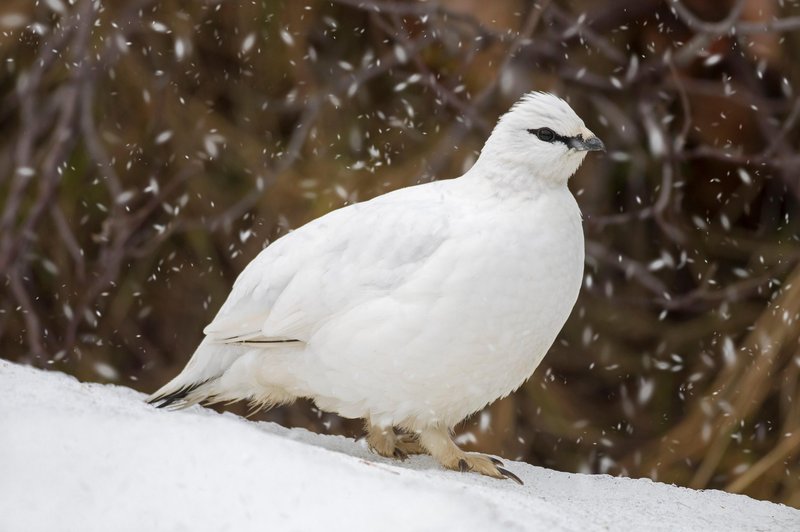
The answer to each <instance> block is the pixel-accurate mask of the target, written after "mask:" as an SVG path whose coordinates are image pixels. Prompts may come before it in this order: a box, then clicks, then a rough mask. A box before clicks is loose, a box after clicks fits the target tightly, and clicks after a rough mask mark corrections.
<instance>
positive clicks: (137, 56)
mask: <svg viewBox="0 0 800 532" xmlns="http://www.w3.org/2000/svg"><path fill="white" fill-rule="evenodd" d="M0 59H1V60H2V62H1V63H0V205H1V206H2V207H1V209H2V211H1V212H0V356H2V357H4V358H7V359H10V360H13V361H16V362H20V363H24V364H32V365H35V366H38V367H42V368H49V369H53V370H59V371H64V372H67V373H70V374H73V375H75V376H77V377H78V378H79V379H81V380H85V381H97V382H105V383H118V384H122V385H125V386H130V387H133V388H136V389H138V390H142V391H145V392H152V391H154V390H155V389H156V388H157V387H159V386H160V385H161V384H163V383H164V382H166V381H167V380H168V379H169V378H171V377H172V376H173V375H174V374H176V373H177V372H178V371H179V370H180V369H181V368H182V367H183V365H184V364H185V362H186V361H187V360H188V358H189V356H190V355H191V353H192V351H193V349H194V347H195V346H196V344H197V343H198V342H199V340H200V338H201V334H202V333H201V330H202V328H203V326H204V325H205V324H206V323H208V322H209V321H210V319H211V318H212V317H213V315H214V314H215V312H216V310H217V309H218V307H219V306H220V305H221V303H222V302H223V300H224V298H225V296H226V295H227V293H228V290H229V289H230V287H231V285H232V283H233V281H234V279H235V278H236V275H237V273H238V272H239V271H241V270H242V268H243V267H244V266H245V264H247V262H248V261H249V260H250V259H252V258H253V257H254V256H255V255H256V254H257V253H258V252H259V250H261V249H262V248H263V247H264V246H266V245H267V244H268V243H269V242H270V241H272V240H274V239H276V238H278V237H279V236H280V235H281V234H284V233H285V232H287V231H288V230H291V229H292V228H296V227H299V226H301V225H302V224H304V223H306V222H307V221H309V220H311V219H313V218H315V217H317V216H320V215H322V214H324V213H326V212H328V211H330V210H332V209H335V208H337V207H341V206H343V205H346V204H348V203H352V202H357V201H361V200H365V199H368V198H371V197H373V196H375V195H378V194H381V193H383V192H386V191H388V190H393V189H396V188H399V187H403V186H407V185H412V184H415V183H419V182H424V181H429V180H433V179H446V178H452V177H456V176H458V175H460V174H461V173H462V172H463V171H464V170H465V169H466V168H468V167H469V166H470V164H471V163H472V162H473V161H474V160H475V158H476V155H477V150H479V149H480V147H481V146H482V144H483V141H484V140H485V138H486V137H487V135H488V134H489V132H490V131H491V128H492V126H493V124H494V123H495V121H496V119H497V117H498V116H499V115H500V114H501V113H503V112H504V111H506V110H507V109H508V107H509V106H510V105H511V104H512V103H513V102H514V101H515V100H516V99H517V98H519V96H520V95H522V94H523V93H525V92H527V91H529V90H533V89H537V90H547V91H552V92H555V93H557V94H559V95H561V96H563V97H565V98H566V99H568V100H569V101H570V103H571V104H572V105H573V107H574V108H575V109H576V111H577V112H578V114H580V115H581V116H582V117H583V118H584V119H585V121H586V123H587V125H588V126H589V127H590V128H591V129H592V130H593V131H594V132H595V133H596V134H597V135H598V136H600V137H601V138H602V139H603V140H604V141H605V143H606V145H607V146H608V148H609V151H608V153H607V154H606V156H605V157H603V156H596V157H595V156H592V157H589V158H588V159H587V161H586V163H584V165H583V167H582V168H581V170H580V171H579V173H578V174H577V175H576V176H575V177H574V178H573V179H572V181H571V187H572V189H573V191H574V193H575V194H576V196H577V198H578V202H579V203H580V205H581V208H582V210H583V213H584V225H585V231H586V235H587V259H586V275H585V282H584V287H583V291H582V293H581V296H580V299H579V301H578V304H577V306H576V307H575V310H574V312H573V314H572V317H571V318H570V320H569V322H568V324H567V326H566V328H565V329H564V331H563V332H562V334H561V335H560V337H559V339H558V341H557V342H556V344H555V345H554V346H553V348H552V350H551V352H550V354H549V355H548V356H547V358H546V359H545V361H544V363H543V364H542V365H541V366H540V367H539V369H538V370H537V372H536V374H535V375H534V376H533V377H532V378H531V379H530V381H529V382H527V383H526V384H525V385H524V386H523V387H522V388H521V389H520V390H519V391H518V392H516V393H515V394H513V395H512V396H510V397H508V398H506V399H504V400H502V401H499V402H498V403H496V404H494V405H492V406H491V407H489V408H488V409H487V410H486V411H484V412H481V413H479V414H477V415H475V416H474V417H473V418H471V419H470V420H468V421H466V422H465V423H463V424H462V425H461V426H460V427H459V428H458V432H459V441H460V442H461V443H464V444H466V445H467V447H470V448H474V449H480V450H482V451H487V452H492V453H497V454H500V455H502V456H504V457H507V458H512V459H521V460H525V461H527V462H530V463H532V464H535V465H540V466H544V467H549V468H554V469H558V470H562V471H577V472H599V473H610V474H615V475H626V476H631V477H649V478H652V479H656V480H659V481H663V482H672V483H676V484H679V485H684V486H691V487H694V488H720V489H724V490H727V491H731V492H742V493H746V494H748V495H751V496H753V497H756V498H759V499H768V500H773V501H779V502H783V503H786V504H789V505H792V506H795V507H800V457H799V455H800V349H799V347H800V344H799V343H798V338H799V337H800V324H798V317H799V316H800V267H799V266H798V265H799V264H800V262H799V261H798V259H800V246H799V245H798V241H797V240H798V229H800V218H799V217H798V214H800V213H799V212H798V207H799V206H800V154H799V152H798V145H799V144H800V125H799V124H798V119H799V118H800V99H798V93H800V2H798V1H796V0H781V1H775V0H715V1H710V0H708V1H704V0H683V1H681V2H677V1H671V0H613V1H612V0H603V1H596V0H591V1H590V0H573V1H546V0H539V1H537V2H531V1H527V0H508V1H504V2H487V1H485V0H484V1H480V0H439V1H436V2H434V1H426V2H412V1H402V2H401V1H389V0H327V1H316V0H292V1H289V0H285V1H272V0H255V1H247V2H244V1H241V2H233V1H228V2H223V1H221V0H202V1H199V0H198V1H190V0H163V1H155V0H125V1H122V0H117V1H115V0H108V1H105V2H102V3H101V2H99V1H98V0H41V1H38V2H32V1H31V0H4V1H3V2H2V5H0ZM231 409H232V410H233V411H235V412H240V413H241V412H244V410H242V409H240V408H237V407H231ZM256 419H269V420H273V421H277V422H279V423H282V424H284V425H287V426H302V427H307V428H309V429H311V430H314V431H318V432H324V433H325V432H326V433H338V434H346V435H350V436H360V435H361V426H360V423H359V422H357V421H348V420H342V419H340V418H338V417H336V416H333V415H328V414H323V413H321V412H318V411H317V410H315V409H314V407H313V405H311V404H309V403H298V404H295V405H293V406H291V407H283V408H280V409H276V410H274V411H271V412H268V413H263V414H260V415H258V416H256Z"/></svg>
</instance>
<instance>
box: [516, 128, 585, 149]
mask: <svg viewBox="0 0 800 532" xmlns="http://www.w3.org/2000/svg"><path fill="white" fill-rule="evenodd" d="M528 133H530V134H531V135H536V137H537V138H538V139H539V140H541V141H544V142H563V143H564V144H566V145H567V146H569V145H570V141H574V140H583V137H582V136H580V135H576V136H574V137H565V136H564V135H559V134H558V133H556V132H555V131H553V130H552V129H550V128H549V127H540V128H536V129H529V130H528ZM551 134H552V136H551ZM543 136H544V137H545V138H542V137H543Z"/></svg>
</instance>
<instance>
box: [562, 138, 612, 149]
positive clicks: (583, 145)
mask: <svg viewBox="0 0 800 532" xmlns="http://www.w3.org/2000/svg"><path fill="white" fill-rule="evenodd" d="M569 147H570V148H572V149H574V150H577V151H606V145H605V144H603V141H602V140H600V139H599V138H597V137H595V136H594V135H592V136H590V137H588V138H586V139H584V138H583V137H582V136H578V137H572V138H571V139H570V142H569Z"/></svg>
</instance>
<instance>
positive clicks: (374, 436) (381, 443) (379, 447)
mask: <svg viewBox="0 0 800 532" xmlns="http://www.w3.org/2000/svg"><path fill="white" fill-rule="evenodd" d="M367 431H368V432H367V445H368V446H369V448H370V450H371V451H372V452H374V453H375V454H379V455H381V456H385V457H386V458H396V459H398V460H405V459H406V458H408V456H409V455H411V454H426V452H427V451H425V448H424V447H422V446H421V445H420V444H419V441H418V440H417V438H416V436H413V435H411V434H395V432H394V429H393V428H392V427H388V428H380V427H374V426H370V427H368V428H367Z"/></svg>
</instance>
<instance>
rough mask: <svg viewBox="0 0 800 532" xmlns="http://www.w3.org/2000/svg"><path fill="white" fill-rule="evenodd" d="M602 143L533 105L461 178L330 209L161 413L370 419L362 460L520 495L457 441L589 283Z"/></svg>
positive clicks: (498, 131) (498, 133) (571, 119)
mask: <svg viewBox="0 0 800 532" xmlns="http://www.w3.org/2000/svg"><path fill="white" fill-rule="evenodd" d="M590 151H605V146H604V145H603V142H602V141H601V140H600V139H599V138H598V137H597V136H595V135H594V134H593V133H592V132H591V131H590V130H589V129H587V127H586V125H585V124H584V122H583V120H581V119H580V118H579V117H578V115H577V114H576V113H575V111H573V109H572V108H571V107H570V106H569V104H568V103H567V102H566V101H564V100H563V99H561V98H559V97H557V96H555V95H553V94H550V93H545V92H530V93H527V94H525V95H524V96H523V97H522V98H521V99H520V100H519V101H517V102H516V103H515V104H514V105H513V106H512V107H511V109H510V110H509V111H508V112H507V113H505V114H503V115H502V116H501V117H500V118H499V119H498V121H497V123H496V125H495V127H494V128H493V130H492V132H491V134H490V135H489V137H488V139H487V140H486V142H485V144H484V146H483V148H482V150H481V151H480V154H479V155H478V157H477V159H476V161H475V162H474V164H473V165H472V167H471V168H470V169H469V170H467V171H466V172H465V173H464V174H463V175H462V176H460V177H457V178H453V179H443V180H438V181H431V182H426V183H422V184H417V185H414V186H409V187H406V188H400V189H398V190H394V191H391V192H388V193H386V194H383V195H379V196H377V197H375V198H372V199H370V200H368V201H364V202H360V203H354V204H351V205H347V206H345V207H342V208H339V209H336V210H333V211H331V212H329V213H327V214H325V215H324V216H321V217H320V218H317V219H315V220H312V221H310V222H309V223H307V224H305V225H303V226H301V227H299V228H298V229H295V230H294V231H291V232H288V233H287V234H285V235H284V236H282V237H281V238H278V239H276V240H275V241H274V242H272V243H271V244H270V245H268V246H267V247H265V248H264V249H263V250H262V251H261V252H260V253H259V254H258V255H257V256H256V257H255V258H254V259H253V260H252V261H251V262H250V263H249V264H248V265H247V266H246V267H245V268H244V270H243V271H242V272H241V274H240V275H239V276H238V278H237V279H236V281H235V283H234V285H233V288H232V289H231V292H230V294H229V296H228V298H227V300H226V301H225V302H224V303H223V305H222V306H221V308H220V309H219V312H218V313H217V315H216V317H215V318H214V319H213V320H212V321H211V323H210V324H208V326H206V327H205V329H204V330H203V333H204V338H203V339H202V341H201V342H200V344H199V345H198V347H197V349H196V351H195V352H194V354H193V355H192V357H191V359H190V360H189V362H188V363H187V364H186V366H185V368H184V369H183V370H182V371H181V372H180V374H178V375H177V376H176V377H175V378H173V379H172V380H171V381H169V382H168V383H167V384H166V385H164V386H163V387H162V388H161V389H159V390H158V391H157V392H155V393H154V394H152V395H151V396H150V397H149V402H150V403H152V404H155V405H156V406H159V407H170V408H183V407H188V406H191V405H194V404H198V403H201V404H213V403H220V402H226V403H227V402H236V401H246V402H248V403H249V404H250V405H251V406H252V407H253V408H254V409H255V410H260V409H266V408H271V407H274V406H276V405H282V404H287V403H291V402H292V401H294V400H295V399H297V398H308V399H311V400H313V401H314V403H315V404H316V406H317V407H318V408H320V409H321V410H324V411H327V412H333V413H336V414H338V415H340V416H343V417H345V418H353V419H356V418H361V419H363V420H364V422H365V429H366V442H367V445H368V447H369V449H370V450H371V451H373V452H374V453H376V454H378V455H381V456H384V457H389V458H399V459H405V458H406V457H407V456H408V455H411V454H427V455H430V456H432V457H433V458H434V459H435V460H436V461H437V462H438V463H439V464H440V465H441V466H442V467H444V468H446V469H449V470H455V471H462V472H468V471H472V472H475V473H480V474H483V475H487V476H490V477H494V478H499V479H504V478H506V479H511V480H514V481H516V482H520V483H521V482H522V481H521V480H520V479H519V478H518V477H517V475H515V474H514V473H512V472H511V471H509V470H508V469H507V468H506V467H505V466H504V464H503V463H502V462H501V461H500V460H499V459H497V458H495V457H493V456H489V455H485V454H481V453H473V452H469V453H468V452H465V451H463V450H462V449H461V448H459V447H458V446H457V445H456V443H455V442H454V441H453V430H454V427H455V426H456V425H457V424H458V423H459V422H461V421H462V420H464V419H465V418H467V417H468V416H470V415H471V414H474V413H476V412H478V411H480V410H481V409H482V408H484V407H485V406H487V405H488V404H490V403H492V402H494V401H495V400H497V399H499V398H502V397H505V396H507V395H508V394H510V393H511V392H513V391H514V390H516V389H517V388H519V387H520V386H521V385H522V384H523V383H524V382H525V381H526V380H527V379H528V378H529V377H530V376H531V375H532V374H533V372H534V370H535V369H536V367H537V366H538V365H539V364H540V362H541V361H542V359H543V358H544V356H545V354H546V353H547V351H548V350H549V349H550V347H551V345H552V344H553V342H554V341H555V339H556V337H557V335H558V333H559V332H560V330H561V328H562V327H563V326H564V324H565V322H566V320H567V318H568V317H569V315H570V313H571V311H572V308H573V306H574V305H575V302H576V300H577V297H578V294H579V291H580V287H581V285H582V282H583V265H584V238H583V228H582V216H581V212H580V209H579V207H578V204H577V202H576V200H575V197H574V196H573V195H572V193H571V192H570V190H569V188H568V181H569V178H570V177H571V176H572V175H573V174H574V173H575V172H576V171H577V169H578V168H579V166H580V165H581V163H582V162H583V160H584V158H585V156H586V155H587V153H588V152H590Z"/></svg>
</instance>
